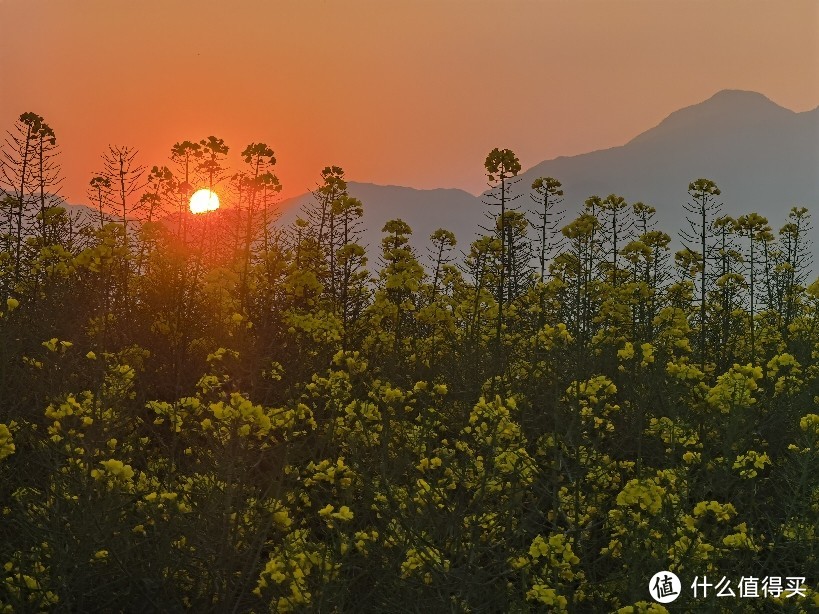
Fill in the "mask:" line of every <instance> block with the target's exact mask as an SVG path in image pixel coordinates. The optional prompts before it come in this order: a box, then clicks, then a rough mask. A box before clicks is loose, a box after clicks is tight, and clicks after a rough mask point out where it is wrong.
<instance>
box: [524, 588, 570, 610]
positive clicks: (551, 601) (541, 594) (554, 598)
mask: <svg viewBox="0 0 819 614" xmlns="http://www.w3.org/2000/svg"><path fill="white" fill-rule="evenodd" d="M526 599H528V600H530V601H537V602H539V603H542V604H543V605H545V606H548V607H549V610H550V611H553V612H566V611H567V610H566V608H567V606H568V603H569V602H568V601H567V600H566V598H565V597H564V596H563V595H560V594H558V592H557V591H556V590H555V589H553V588H549V587H548V586H546V585H545V584H535V585H533V586H532V588H531V589H529V590H528V591H527V592H526Z"/></svg>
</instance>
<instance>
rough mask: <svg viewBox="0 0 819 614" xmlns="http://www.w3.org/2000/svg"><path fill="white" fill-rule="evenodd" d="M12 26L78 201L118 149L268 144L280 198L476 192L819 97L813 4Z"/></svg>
mask: <svg viewBox="0 0 819 614" xmlns="http://www.w3.org/2000/svg"><path fill="white" fill-rule="evenodd" d="M0 24H2V26H0V29H2V37H0V128H2V129H3V130H5V129H7V128H8V127H10V126H11V125H12V123H13V122H14V120H15V119H16V118H17V117H18V116H19V115H20V114H21V113H23V112H25V111H34V112H36V113H38V114H40V115H43V116H44V117H45V119H46V121H47V122H48V123H49V124H50V125H51V126H52V127H53V128H54V130H55V131H56V133H57V138H58V142H59V143H60V144H61V146H62V150H63V152H64V154H63V156H62V164H63V173H64V176H65V184H64V189H63V195H64V196H66V197H67V198H68V199H69V200H70V201H71V202H75V203H80V202H84V201H85V200H86V198H85V187H86V185H87V183H88V181H89V179H90V178H91V176H92V174H93V173H94V172H95V171H96V170H97V169H98V168H99V166H100V163H99V156H100V154H101V153H102V152H103V150H104V149H105V148H106V147H107V145H108V144H109V143H111V144H121V145H132V146H135V147H137V148H139V150H140V159H141V161H142V163H144V164H146V165H148V166H150V165H153V164H166V163H167V156H168V153H169V150H170V147H171V145H172V144H173V143H174V142H177V141H181V140H186V139H189V140H198V139H200V138H203V137H206V136H207V135H210V134H214V135H216V136H218V137H221V138H223V139H225V141H226V142H227V143H228V144H229V145H230V146H231V148H232V150H231V154H232V160H234V161H236V162H238V152H239V151H241V149H243V148H244V147H245V145H247V144H248V143H250V142H254V141H263V142H266V143H268V144H269V145H270V146H272V147H273V149H274V150H275V151H276V155H277V158H278V160H279V163H278V165H277V174H278V176H279V178H280V179H281V181H282V183H283V185H284V192H283V197H287V196H293V195H295V194H299V193H301V192H304V191H306V190H308V189H310V188H311V187H313V186H314V185H315V182H316V180H317V178H318V176H319V171H320V170H321V168H323V167H324V166H326V165H328V164H336V165H340V166H343V167H344V169H345V170H346V171H347V176H348V177H349V178H350V179H352V180H355V181H364V182H373V183H381V184H398V185H409V186H413V187H418V188H432V187H458V188H462V189H466V190H468V191H470V192H472V193H478V192H480V191H482V190H483V189H484V187H485V177H484V174H483V160H484V158H485V157H486V154H487V152H488V151H489V150H490V149H492V148H493V147H509V148H512V149H513V150H515V152H516V153H517V154H518V156H519V157H520V159H521V162H522V164H523V166H524V168H527V167H529V166H532V165H534V164H536V163H538V162H540V161H541V160H544V159H548V158H552V157H555V156H559V155H573V154H578V153H583V152H586V151H591V150H595V149H601V148H606V147H611V146H614V145H620V144H622V143H624V142H626V141H627V140H628V139H630V138H632V137H633V136H635V135H636V134H638V133H639V132H641V131H643V130H645V129H647V128H650V127H651V126H653V125H655V124H657V123H658V122H659V121H660V120H662V119H663V118H664V117H665V116H666V115H668V114H669V113H670V112H672V111H674V110H676V109H679V108H680V107H683V106H686V105H690V104H694V103H697V102H699V101H702V100H704V99H706V98H708V97H709V96H710V95H712V94H713V93H714V92H716V91H718V90H721V89H725V88H734V89H745V90H754V91H758V92H761V93H763V94H765V95H766V96H768V97H769V98H771V99H772V100H773V101H775V102H777V103H778V104H780V105H783V106H785V107H787V108H790V109H793V110H795V111H804V110H808V109H812V108H814V107H816V106H817V104H819V3H817V2H815V0H804V1H799V0H792V1H790V2H788V3H787V8H786V9H785V8H783V4H782V3H781V2H769V1H748V0H737V1H725V0H721V1H718V2H714V1H692V0H687V1H678V0H664V1H659V0H639V1H637V0H635V1H631V2H614V1H612V0H607V1H599V2H598V1H590V0H589V1H576V2H568V1H561V2H558V1H540V2H497V1H495V2H490V1H485V0H471V1H469V2H467V1H455V0H450V1H434V2H433V1H430V2H421V1H418V2H410V1H398V0H395V1H389V2H387V1H383V0H381V1H375V0H373V1H363V0H349V1H344V2H341V1H330V0H327V1H317V0H313V1H298V2H297V1H290V2H250V1H245V2H231V3H228V2H204V1H203V2H197V3H191V2H182V1H170V0H163V1H143V2H133V3H126V2H110V1H105V0H77V1H73V2H67V1H66V2H56V1H51V2H49V1H42V0H40V1H36V0H34V1H32V0H26V1H23V0H0Z"/></svg>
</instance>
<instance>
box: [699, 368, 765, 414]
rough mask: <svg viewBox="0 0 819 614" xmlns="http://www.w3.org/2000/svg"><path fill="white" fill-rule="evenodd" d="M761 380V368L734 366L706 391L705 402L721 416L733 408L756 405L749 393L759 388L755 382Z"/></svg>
mask: <svg viewBox="0 0 819 614" xmlns="http://www.w3.org/2000/svg"><path fill="white" fill-rule="evenodd" d="M761 378H762V367H755V366H753V365H750V364H748V365H744V366H743V365H738V364H734V366H733V367H731V368H730V369H728V372H727V373H724V374H722V375H720V376H719V377H718V378H717V383H716V385H715V386H713V387H712V388H711V389H710V390H709V391H708V394H707V396H706V401H707V402H708V404H709V405H710V406H711V407H713V408H715V409H717V410H719V411H720V413H723V414H727V413H730V412H731V410H733V409H735V408H739V407H750V406H751V405H753V404H754V403H756V399H755V398H754V397H753V396H751V393H752V392H753V391H754V390H756V389H757V388H759V385H758V384H757V383H756V382H757V380H758V379H761Z"/></svg>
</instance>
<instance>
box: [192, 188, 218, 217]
mask: <svg viewBox="0 0 819 614" xmlns="http://www.w3.org/2000/svg"><path fill="white" fill-rule="evenodd" d="M218 208H219V197H218V196H217V195H216V192H211V191H210V190H208V189H207V188H202V189H201V190H197V191H196V192H194V193H193V196H191V212H192V213H205V212H207V211H215V210H216V209H218Z"/></svg>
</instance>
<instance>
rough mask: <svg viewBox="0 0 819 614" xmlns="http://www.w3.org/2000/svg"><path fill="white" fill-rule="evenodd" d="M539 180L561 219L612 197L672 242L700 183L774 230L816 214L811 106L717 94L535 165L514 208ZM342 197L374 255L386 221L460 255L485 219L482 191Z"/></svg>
mask: <svg viewBox="0 0 819 614" xmlns="http://www.w3.org/2000/svg"><path fill="white" fill-rule="evenodd" d="M476 172H480V169H476ZM540 176H551V177H555V178H557V179H558V180H560V181H561V182H562V183H563V187H564V192H565V197H564V206H565V208H566V209H567V215H566V220H565V221H566V222H569V221H570V220H571V219H572V217H573V216H574V215H576V214H577V213H578V212H579V211H580V210H581V208H582V203H583V202H584V201H585V199H586V198H588V197H589V196H590V195H592V194H598V195H600V196H603V197H605V196H607V195H608V194H610V193H616V194H619V195H621V196H624V197H625V198H626V199H627V200H628V201H629V202H636V201H642V202H645V203H647V204H650V205H653V206H654V207H656V208H657V211H658V221H659V225H660V228H661V229H662V230H665V231H666V232H668V233H669V234H671V235H672V236H674V237H676V234H677V231H678V230H679V229H681V228H682V227H683V225H684V223H685V211H684V209H683V207H682V204H683V203H684V202H685V201H686V199H687V188H688V184H689V182H691V181H693V180H694V179H697V178H699V177H707V178H709V179H712V180H714V181H715V182H716V183H717V185H718V186H719V187H720V189H721V190H722V196H721V200H722V202H723V204H724V207H723V213H725V214H728V215H733V216H737V215H741V214H742V213H747V212H750V211H757V212H758V213H760V214H762V215H764V216H766V217H768V219H769V221H770V224H771V226H772V227H773V228H774V230H776V229H778V228H779V227H780V226H781V225H782V224H784V222H785V218H786V216H787V212H788V210H789V209H790V207H792V206H797V205H801V206H806V207H808V208H809V209H811V210H812V212H813V213H814V215H816V210H815V207H816V205H817V204H819V202H817V201H819V108H817V109H814V110H812V111H806V112H803V113H795V112H793V111H790V110H788V109H785V108H783V107H780V106H778V105H777V104H775V103H774V102H772V101H770V100H769V99H768V98H766V97H765V96H763V95H762V94H759V93H756V92H746V91H738V90H725V91H722V92H719V93H717V94H715V95H714V96H712V97H711V98H709V99H708V100H706V101H704V102H701V103H699V104H696V105H692V106H690V107H686V108H683V109H680V110H678V111H675V112H674V113H671V114H670V115H669V116H668V117H667V118H666V119H665V120H663V121H662V122H661V123H660V124H659V125H657V126H655V127H654V128H651V129H649V130H647V131H645V132H643V133H642V134H640V135H638V136H636V137H635V138H633V139H632V140H631V141H629V142H628V143H626V144H625V145H622V146H619V147H613V148H610V149H605V150H601V151H595V152H591V153H587V154H582V155H578V156H572V157H559V158H555V159H552V160H546V161H543V162H541V163H539V164H536V165H535V166H533V167H531V168H530V169H528V170H526V171H525V172H523V173H522V174H521V175H520V176H519V178H518V181H517V182H516V184H515V186H514V187H513V193H514V194H519V195H520V196H521V197H520V198H518V200H517V201H516V203H515V204H516V205H518V206H521V207H522V208H528V207H531V206H532V203H531V201H530V200H529V197H528V194H529V192H530V186H531V184H532V181H533V180H534V179H535V178H537V177H540ZM349 191H350V193H351V195H353V196H356V197H357V198H360V199H361V200H362V202H363V203H364V211H365V217H364V222H365V225H366V226H367V233H366V237H365V241H366V242H367V243H369V245H370V246H371V250H372V248H373V247H374V248H375V249H378V245H379V240H380V229H381V226H383V223H384V222H385V221H386V220H388V219H390V218H393V217H401V218H402V219H404V220H405V221H407V222H408V223H409V224H410V226H412V227H413V229H414V231H415V234H414V237H415V239H414V244H415V245H416V246H420V245H424V244H425V242H426V238H427V237H428V235H429V234H430V232H432V231H433V230H435V229H436V228H438V227H444V228H447V229H449V230H452V231H453V232H455V234H456V236H457V237H458V239H459V242H460V244H459V246H460V247H461V248H464V249H466V247H467V246H468V244H469V242H471V241H472V240H473V239H474V237H475V235H476V233H477V232H478V231H479V225H480V224H485V223H486V219H485V217H484V212H485V211H487V210H488V207H486V206H485V205H484V204H483V202H482V200H484V199H485V195H484V196H482V197H476V196H472V195H470V194H468V193H466V192H463V191H461V190H414V189H412V188H406V187H399V186H377V185H373V184H366V183H351V184H350V188H349ZM310 198H311V197H310V195H309V194H306V195H302V196H299V197H296V198H293V199H289V200H288V201H285V202H283V203H282V209H283V211H284V215H283V217H282V220H281V222H280V223H287V222H291V221H292V220H294V219H295V217H296V215H297V214H298V209H299V208H300V207H301V206H302V205H304V204H305V203H306V202H308V201H309V199H310ZM817 226H819V222H817ZM817 243H819V241H818V242H817ZM815 248H819V245H817V246H815Z"/></svg>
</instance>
